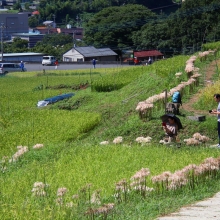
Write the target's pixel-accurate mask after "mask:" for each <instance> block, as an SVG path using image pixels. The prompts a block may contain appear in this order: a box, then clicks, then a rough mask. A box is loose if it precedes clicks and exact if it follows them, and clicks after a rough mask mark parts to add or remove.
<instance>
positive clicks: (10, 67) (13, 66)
mask: <svg viewBox="0 0 220 220" xmlns="http://www.w3.org/2000/svg"><path fill="white" fill-rule="evenodd" d="M24 71H27V69H26V68H24ZM10 72H21V67H20V66H19V65H18V64H17V63H0V74H7V73H10Z"/></svg>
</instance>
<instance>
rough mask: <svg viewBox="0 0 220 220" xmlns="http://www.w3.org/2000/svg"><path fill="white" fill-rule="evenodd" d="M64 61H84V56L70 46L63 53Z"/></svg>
mask: <svg viewBox="0 0 220 220" xmlns="http://www.w3.org/2000/svg"><path fill="white" fill-rule="evenodd" d="M63 61H64V62H84V61H85V60H84V56H82V55H81V54H80V53H79V52H78V51H76V50H74V48H72V49H71V50H69V51H68V52H66V53H65V54H64V55H63Z"/></svg>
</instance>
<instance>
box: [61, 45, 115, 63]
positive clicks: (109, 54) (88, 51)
mask: <svg viewBox="0 0 220 220" xmlns="http://www.w3.org/2000/svg"><path fill="white" fill-rule="evenodd" d="M92 59H95V60H98V61H116V59H117V54H116V53H115V52H114V51H113V50H111V49H110V48H100V49H97V48H95V47H92V46H91V47H73V48H72V49H71V50H69V51H67V52H66V53H65V54H63V61H64V62H84V61H91V60H92Z"/></svg>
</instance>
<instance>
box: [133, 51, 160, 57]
mask: <svg viewBox="0 0 220 220" xmlns="http://www.w3.org/2000/svg"><path fill="white" fill-rule="evenodd" d="M134 56H135V57H156V56H163V54H162V53H161V52H160V51H158V50H145V51H135V52H134Z"/></svg>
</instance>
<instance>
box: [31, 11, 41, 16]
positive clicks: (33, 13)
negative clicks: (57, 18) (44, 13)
mask: <svg viewBox="0 0 220 220" xmlns="http://www.w3.org/2000/svg"><path fill="white" fill-rule="evenodd" d="M39 14H40V12H39V11H33V12H32V15H39Z"/></svg>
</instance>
